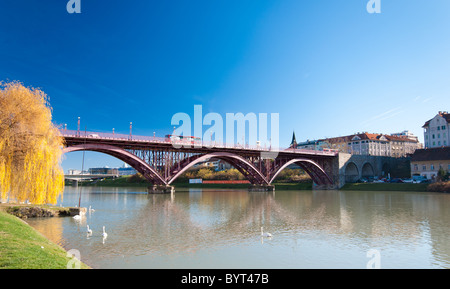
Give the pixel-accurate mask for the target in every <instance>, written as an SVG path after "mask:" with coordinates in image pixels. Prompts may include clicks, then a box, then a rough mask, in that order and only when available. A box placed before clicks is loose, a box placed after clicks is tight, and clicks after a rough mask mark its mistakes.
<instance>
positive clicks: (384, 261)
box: [28, 187, 450, 269]
mask: <svg viewBox="0 0 450 289" xmlns="http://www.w3.org/2000/svg"><path fill="white" fill-rule="evenodd" d="M80 189H81V188H80ZM78 190H79V189H77V188H72V187H66V190H65V192H64V196H63V200H62V201H60V204H62V205H63V206H75V205H77V204H78ZM144 191H145V189H140V188H101V187H89V188H87V187H84V188H82V197H81V206H83V207H89V206H92V208H93V209H95V212H93V213H90V214H89V213H87V214H86V216H85V218H84V219H83V220H81V221H76V220H74V219H73V218H70V217H67V218H50V219H35V220H32V219H30V220H28V222H29V223H30V225H32V226H33V227H35V228H36V229H38V230H39V231H40V232H42V233H43V234H44V235H45V236H47V237H48V238H50V239H51V240H52V241H54V242H56V243H58V244H59V245H61V246H62V247H64V248H65V249H66V250H70V249H77V250H79V251H80V254H81V260H82V261H83V262H85V263H87V264H89V265H90V266H92V267H93V268H231V269H234V268H236V269H240V268H255V269H256V268H361V269H364V268H366V266H367V263H368V262H369V261H370V260H371V259H372V258H373V257H372V256H370V255H369V257H368V255H367V253H368V251H369V250H372V249H375V250H378V252H379V254H380V255H379V256H380V259H379V260H380V266H381V268H450V234H449V233H450V222H449V221H450V195H448V194H435V193H412V192H350V191H276V192H274V193H252V192H247V191H241V190H201V189H190V190H186V191H180V190H178V191H177V192H176V193H175V194H173V195H147V194H146V193H145V192H144ZM86 225H89V226H90V227H91V229H92V230H93V234H92V236H87V233H86ZM102 226H105V227H106V231H107V233H108V237H107V238H106V239H105V240H103V238H102V236H101V232H102ZM261 226H263V227H264V231H267V232H270V233H271V234H272V235H273V237H272V238H261V231H260V228H261Z"/></svg>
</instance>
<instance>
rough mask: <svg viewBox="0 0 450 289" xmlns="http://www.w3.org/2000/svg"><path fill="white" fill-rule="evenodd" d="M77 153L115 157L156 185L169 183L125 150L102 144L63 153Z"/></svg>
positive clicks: (72, 149) (75, 148)
mask: <svg viewBox="0 0 450 289" xmlns="http://www.w3.org/2000/svg"><path fill="white" fill-rule="evenodd" d="M75 151H95V152H101V153H105V154H108V155H111V156H113V157H116V158H118V159H119V160H122V161H124V162H126V163H127V164H129V165H130V166H132V167H133V168H134V169H136V171H138V172H139V173H141V174H142V175H143V176H144V177H145V178H146V179H148V180H149V181H151V182H152V183H153V184H155V185H167V182H166V181H165V180H164V179H163V178H162V177H161V176H160V175H159V174H158V172H157V171H156V170H155V169H153V168H152V167H151V166H149V165H148V164H147V163H146V162H144V161H143V160H142V159H141V158H139V157H137V156H135V155H134V154H132V153H130V152H127V151H126V150H124V149H121V148H118V147H115V146H110V145H100V144H82V145H75V146H70V147H66V148H64V149H63V153H69V152H75Z"/></svg>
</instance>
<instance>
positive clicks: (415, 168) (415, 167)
mask: <svg viewBox="0 0 450 289" xmlns="http://www.w3.org/2000/svg"><path fill="white" fill-rule="evenodd" d="M448 166H449V167H450V165H448ZM414 170H415V171H418V170H419V166H418V165H417V164H414Z"/></svg>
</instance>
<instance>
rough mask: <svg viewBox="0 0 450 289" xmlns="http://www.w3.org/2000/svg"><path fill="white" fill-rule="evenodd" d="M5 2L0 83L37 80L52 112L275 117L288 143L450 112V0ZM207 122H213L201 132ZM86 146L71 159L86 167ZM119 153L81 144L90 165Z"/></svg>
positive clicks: (149, 127)
mask: <svg viewBox="0 0 450 289" xmlns="http://www.w3.org/2000/svg"><path fill="white" fill-rule="evenodd" d="M367 2H368V1H367V0H345V1H344V0H339V1H326V0H314V1H313V0H308V1H303V0H277V1H275V0H239V1H238V0H190V1H186V0H184V1H181V0H172V1H148V0H145V1H144V0H142V1H138V0H135V1H117V0H116V1H114V0H111V1H105V0H81V5H82V6H81V7H82V13H81V14H69V13H67V11H66V3H67V1H65V0H58V1H56V0H53V1H52V0H49V1H25V0H15V1H2V2H0V80H3V81H5V80H19V81H21V82H23V83H24V84H25V85H27V86H33V87H40V88H41V89H42V90H44V91H45V92H46V93H47V94H48V95H49V97H50V103H51V105H52V107H53V118H54V122H55V123H56V124H59V125H63V124H65V123H67V125H68V128H69V129H76V125H77V117H81V120H82V128H84V127H85V126H86V127H87V129H88V130H94V131H104V132H110V131H112V128H115V131H116V132H123V133H127V132H128V128H129V123H130V122H133V133H135V134H142V135H152V134H153V132H154V131H155V132H156V134H157V135H159V136H163V135H165V134H166V133H168V132H171V130H172V129H173V126H171V124H170V122H171V118H172V116H173V115H174V114H175V113H177V112H185V113H188V114H193V109H194V105H196V104H201V105H203V112H204V113H205V114H206V113H208V112H216V113H219V114H221V115H222V116H223V117H224V118H225V114H226V113H238V112H242V113H244V114H246V113H249V112H253V113H279V115H280V144H281V145H282V146H287V145H289V142H290V140H291V136H292V131H293V130H295V133H296V136H297V140H298V141H304V140H307V139H318V138H324V137H334V136H340V135H347V134H352V133H355V132H361V131H368V132H372V133H394V132H400V131H403V130H410V131H412V132H413V133H415V134H416V135H418V136H419V137H420V139H421V140H423V131H422V128H421V126H422V125H423V123H424V122H425V121H426V120H428V119H430V118H432V117H433V116H434V115H436V113H437V112H438V111H441V110H450V109H449V102H450V101H449V99H450V98H449V94H450V81H449V80H450V55H449V51H450V17H449V15H450V2H449V1H448V0H432V1H422V0H415V1H406V0H395V1H393V0H381V14H369V13H367V11H366V4H367ZM204 130H206V127H205V128H204ZM80 155H81V153H72V154H69V155H67V156H66V157H65V160H64V162H63V168H64V169H65V170H67V169H68V168H79V167H81V157H80ZM120 164H121V162H120V161H117V160H114V159H111V158H109V157H106V156H102V155H100V154H96V153H92V152H87V153H86V164H85V167H92V166H103V165H109V166H116V165H120Z"/></svg>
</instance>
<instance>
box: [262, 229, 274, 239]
mask: <svg viewBox="0 0 450 289" xmlns="http://www.w3.org/2000/svg"><path fill="white" fill-rule="evenodd" d="M261 236H262V237H269V238H270V237H272V234H270V233H264V231H263V227H261Z"/></svg>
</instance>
